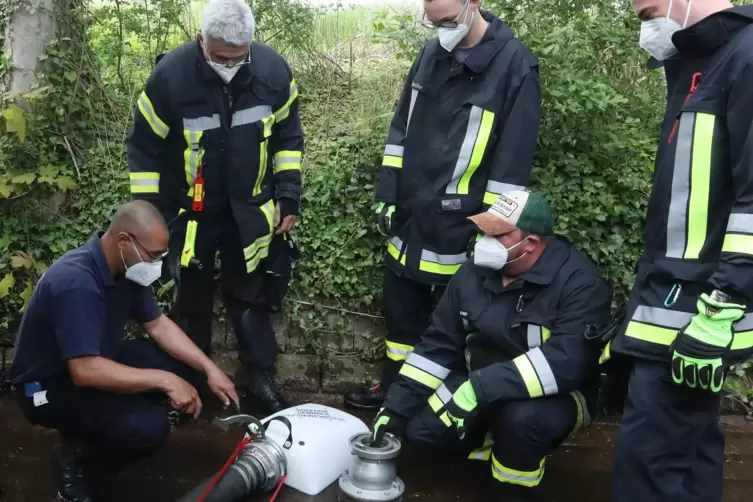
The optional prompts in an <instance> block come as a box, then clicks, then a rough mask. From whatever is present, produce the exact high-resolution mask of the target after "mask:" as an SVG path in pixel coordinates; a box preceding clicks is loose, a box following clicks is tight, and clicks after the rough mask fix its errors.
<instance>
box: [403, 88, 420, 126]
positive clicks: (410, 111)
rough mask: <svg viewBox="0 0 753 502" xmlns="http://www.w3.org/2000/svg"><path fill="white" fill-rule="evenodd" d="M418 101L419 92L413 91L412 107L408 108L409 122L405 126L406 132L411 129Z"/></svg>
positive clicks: (411, 97) (411, 96)
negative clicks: (414, 109) (411, 121)
mask: <svg viewBox="0 0 753 502" xmlns="http://www.w3.org/2000/svg"><path fill="white" fill-rule="evenodd" d="M417 99H418V91H417V90H415V89H412V90H411V92H410V106H409V107H408V122H406V124H405V131H406V132H407V131H408V127H410V119H411V118H412V117H413V108H414V107H415V106H416V100H417Z"/></svg>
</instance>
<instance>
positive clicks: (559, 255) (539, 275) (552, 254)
mask: <svg viewBox="0 0 753 502" xmlns="http://www.w3.org/2000/svg"><path fill="white" fill-rule="evenodd" d="M570 247H571V245H570V241H568V240H567V239H566V238H565V237H562V236H559V235H557V236H555V237H553V238H552V240H551V241H549V245H548V246H547V247H546V249H545V250H544V252H543V253H541V256H540V257H539V259H538V260H537V261H536V263H535V264H534V265H533V267H532V268H531V270H529V271H528V272H526V273H524V274H522V275H521V276H520V280H521V281H522V282H528V283H531V284H536V285H538V286H548V285H549V284H551V283H552V281H553V280H554V278H555V277H556V276H557V273H558V272H559V271H560V269H561V268H562V265H564V264H565V262H566V261H567V259H568V258H569V257H570ZM478 269H479V270H480V271H481V274H482V275H483V276H484V287H485V288H486V289H488V290H489V291H491V292H492V293H497V294H499V293H502V292H503V291H504V288H502V281H501V279H500V273H499V271H496V270H491V269H484V268H481V267H478ZM516 282H520V281H516ZM508 289H518V288H512V285H511V286H508Z"/></svg>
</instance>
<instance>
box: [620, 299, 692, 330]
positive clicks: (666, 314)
mask: <svg viewBox="0 0 753 502" xmlns="http://www.w3.org/2000/svg"><path fill="white" fill-rule="evenodd" d="M693 315H694V314H690V313H688V312H678V311H676V310H668V309H662V308H657V307H646V306H645V305H640V306H638V308H637V309H635V313H634V314H633V317H632V320H633V321H636V322H642V323H645V324H653V325H654V326H661V327H664V328H674V329H682V328H683V327H685V325H686V324H688V323H689V322H690V319H691V318H692V317H693Z"/></svg>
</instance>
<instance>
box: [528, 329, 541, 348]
mask: <svg viewBox="0 0 753 502" xmlns="http://www.w3.org/2000/svg"><path fill="white" fill-rule="evenodd" d="M526 333H527V335H528V348H529V349H535V348H536V347H541V345H542V339H541V338H542V336H541V326H538V325H536V324H529V325H528V328H527V329H526Z"/></svg>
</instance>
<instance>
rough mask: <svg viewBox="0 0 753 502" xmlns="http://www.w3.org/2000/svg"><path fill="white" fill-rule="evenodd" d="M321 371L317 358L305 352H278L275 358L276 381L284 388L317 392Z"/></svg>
mask: <svg viewBox="0 0 753 502" xmlns="http://www.w3.org/2000/svg"><path fill="white" fill-rule="evenodd" d="M320 380H321V372H320V370H319V358H318V357H317V356H312V355H305V354H280V355H279V356H278V358H277V381H278V382H279V384H280V385H281V386H282V387H283V388H285V389H286V390H291V391H298V392H319V388H320Z"/></svg>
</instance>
